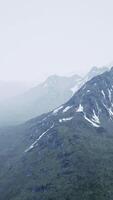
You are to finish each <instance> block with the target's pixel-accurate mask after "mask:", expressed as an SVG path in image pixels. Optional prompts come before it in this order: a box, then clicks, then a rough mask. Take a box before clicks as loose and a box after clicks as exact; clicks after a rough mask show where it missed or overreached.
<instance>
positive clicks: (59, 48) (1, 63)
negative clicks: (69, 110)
mask: <svg viewBox="0 0 113 200" xmlns="http://www.w3.org/2000/svg"><path fill="white" fill-rule="evenodd" d="M112 60H113V1H112V0H93V1H91V0H18V1H15V0H10V1H9V0H4V1H1V2H0V79H2V80H38V79H39V80H40V79H42V78H44V77H46V76H48V75H49V74H55V73H57V74H63V73H68V72H71V71H75V73H79V74H85V73H86V72H87V71H88V70H89V69H90V68H91V67H92V66H102V65H105V64H107V63H109V62H111V61H112Z"/></svg>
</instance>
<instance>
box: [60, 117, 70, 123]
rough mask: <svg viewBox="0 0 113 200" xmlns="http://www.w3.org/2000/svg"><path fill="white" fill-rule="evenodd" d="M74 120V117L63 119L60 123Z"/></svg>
mask: <svg viewBox="0 0 113 200" xmlns="http://www.w3.org/2000/svg"><path fill="white" fill-rule="evenodd" d="M72 119H73V117H68V118H63V119H59V122H60V123H62V122H66V121H70V120H72Z"/></svg>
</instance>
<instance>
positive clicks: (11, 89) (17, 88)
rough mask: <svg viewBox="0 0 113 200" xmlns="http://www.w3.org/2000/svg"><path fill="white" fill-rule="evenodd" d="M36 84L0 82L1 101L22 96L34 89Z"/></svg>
mask: <svg viewBox="0 0 113 200" xmlns="http://www.w3.org/2000/svg"><path fill="white" fill-rule="evenodd" d="M34 84H35V83H33V82H25V81H23V82H22V81H0V97H1V98H0V101H4V100H7V99H9V98H13V97H15V96H18V95H21V94H23V93H25V92H26V91H28V90H29V89H30V88H32V87H33V86H34Z"/></svg>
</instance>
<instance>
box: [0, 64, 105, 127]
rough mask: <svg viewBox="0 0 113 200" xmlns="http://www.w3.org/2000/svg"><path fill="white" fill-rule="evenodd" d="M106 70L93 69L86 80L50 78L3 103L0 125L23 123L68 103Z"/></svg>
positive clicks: (0, 108)
mask: <svg viewBox="0 0 113 200" xmlns="http://www.w3.org/2000/svg"><path fill="white" fill-rule="evenodd" d="M106 70H108V68H106V67H103V68H97V67H93V68H92V69H91V71H90V72H89V73H88V74H87V75H86V76H85V77H84V78H81V77H80V76H78V75H72V76H68V77H63V76H57V75H53V76H50V77H49V78H48V79H47V80H46V81H45V82H43V83H41V84H39V85H38V86H36V87H34V88H32V89H30V90H28V91H27V92H25V93H24V94H23V95H20V96H17V97H15V98H12V99H10V100H9V101H8V100H7V101H6V102H4V103H3V102H2V104H1V105H0V110H1V112H0V125H3V124H4V125H6V124H7V125H11V124H14V123H22V122H23V121H26V120H28V119H31V118H33V117H36V116H39V115H41V114H43V113H46V112H49V111H51V110H52V109H54V108H55V107H57V106H59V105H61V104H63V103H64V102H66V101H68V100H69V99H70V98H71V97H72V96H73V94H74V93H75V92H76V91H77V90H78V89H80V88H81V87H82V85H83V84H84V83H85V82H87V81H88V80H90V79H91V78H92V77H94V76H97V75H98V74H101V73H103V72H104V71H106Z"/></svg>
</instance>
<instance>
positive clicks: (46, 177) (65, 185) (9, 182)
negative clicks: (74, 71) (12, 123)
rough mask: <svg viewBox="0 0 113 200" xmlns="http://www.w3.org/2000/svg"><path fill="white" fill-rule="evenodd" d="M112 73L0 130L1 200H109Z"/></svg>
mask: <svg viewBox="0 0 113 200" xmlns="http://www.w3.org/2000/svg"><path fill="white" fill-rule="evenodd" d="M112 157H113V68H111V70H110V71H106V72H104V73H103V74H101V75H98V76H96V77H94V78H92V79H91V80H89V81H87V82H86V83H85V84H84V85H83V86H82V87H81V88H80V89H79V90H78V91H77V92H76V93H75V94H74V95H73V96H72V97H71V98H70V99H69V100H68V101H67V102H66V103H63V104H62V105H60V106H59V107H57V108H56V109H54V110H53V111H51V112H49V113H46V114H43V115H41V116H39V117H37V118H34V119H32V120H30V121H27V122H26V123H25V124H23V125H20V126H16V127H10V128H5V129H3V128H2V129H0V198H1V200H6V199H8V200H20V199H23V200H33V199H35V200H40V199H41V200H53V199H54V200H57V199H59V200H75V199H76V200H81V199H84V200H91V199H93V200H109V199H110V200H112V199H113V159H112Z"/></svg>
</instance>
